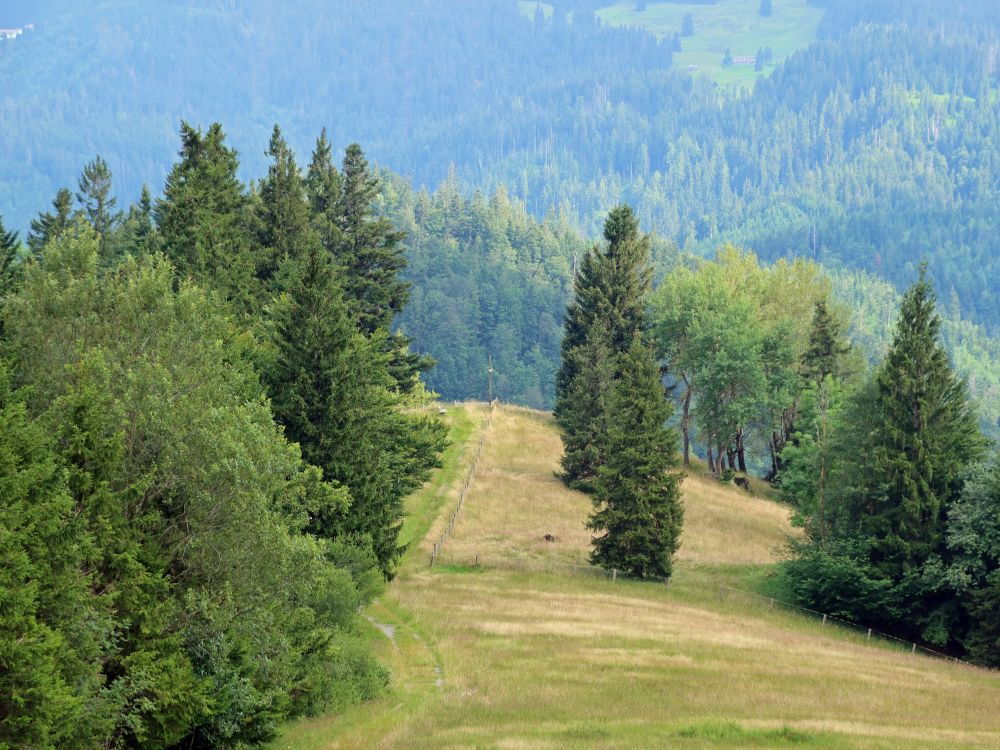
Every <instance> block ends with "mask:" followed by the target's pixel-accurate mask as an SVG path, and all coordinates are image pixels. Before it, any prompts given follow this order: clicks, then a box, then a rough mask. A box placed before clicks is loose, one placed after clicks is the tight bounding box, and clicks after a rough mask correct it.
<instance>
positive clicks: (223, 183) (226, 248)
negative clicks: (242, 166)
mask: <svg viewBox="0 0 1000 750" xmlns="http://www.w3.org/2000/svg"><path fill="white" fill-rule="evenodd" d="M225 138H226V136H225V134H224V133H223V132H222V126H221V125H219V124H218V123H215V124H213V125H212V126H211V127H210V128H209V129H208V132H206V133H205V134H204V135H203V134H202V132H201V130H198V129H195V128H193V127H191V126H190V125H188V124H187V123H182V125H181V151H180V157H181V158H180V161H178V162H177V163H176V164H175V165H174V167H173V169H172V170H171V171H170V174H169V175H168V176H167V184H166V188H165V189H164V193H163V197H162V198H161V199H159V200H158V201H157V202H156V208H155V210H154V215H155V217H156V225H157V229H158V231H159V234H160V240H161V243H160V244H161V248H162V250H163V252H164V254H166V255H167V257H169V258H170V259H171V261H172V262H173V264H174V266H175V267H176V268H177V274H178V275H179V276H180V277H182V278H184V277H191V278H194V279H197V280H198V281H200V282H201V283H203V284H205V285H207V286H208V287H209V288H211V289H215V290H216V291H218V292H220V293H221V294H222V295H223V296H224V297H225V298H226V299H228V300H230V301H232V302H233V303H234V305H235V307H236V309H237V310H239V311H240V312H242V313H244V314H250V313H251V312H252V311H254V310H256V309H257V308H258V307H259V304H260V301H259V300H260V294H259V287H260V285H259V284H258V283H257V281H256V270H257V261H256V258H255V255H254V252H253V249H252V247H251V244H250V238H249V218H248V213H249V211H248V201H247V195H246V192H245V190H244V187H243V184H242V183H241V182H240V180H239V178H238V177H237V176H236V172H237V169H238V168H239V160H238V158H237V155H236V152H235V151H233V150H232V149H229V148H227V147H226V145H225Z"/></svg>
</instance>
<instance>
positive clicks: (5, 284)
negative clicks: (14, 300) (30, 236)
mask: <svg viewBox="0 0 1000 750" xmlns="http://www.w3.org/2000/svg"><path fill="white" fill-rule="evenodd" d="M20 248H21V243H20V242H18V240H17V232H13V231H11V232H8V231H7V229H6V228H5V227H4V225H3V217H2V216H0V305H2V304H3V297H4V295H5V294H6V293H7V292H8V291H10V290H11V288H12V287H13V284H14V276H15V274H16V271H17V254H18V252H19V251H20ZM0 330H2V328H0Z"/></svg>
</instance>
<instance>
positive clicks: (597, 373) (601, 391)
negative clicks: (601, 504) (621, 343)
mask: <svg viewBox="0 0 1000 750" xmlns="http://www.w3.org/2000/svg"><path fill="white" fill-rule="evenodd" d="M567 356H569V357H573V359H574V360H575V361H574V367H575V369H576V370H577V373H578V374H577V376H576V377H574V378H573V380H572V381H571V382H570V385H569V388H568V389H567V393H566V398H565V404H566V405H567V407H566V408H564V409H563V410H562V412H561V417H560V419H559V425H560V428H561V429H562V433H563V445H564V451H563V456H562V459H561V464H562V468H563V477H564V478H565V479H566V481H567V483H568V484H569V485H570V486H571V487H574V488H575V489H579V490H583V491H591V490H593V481H594V479H595V478H596V477H597V470H598V468H599V467H600V466H601V465H602V464H603V463H604V460H603V444H602V440H601V436H602V435H603V434H604V429H605V424H604V423H605V420H606V418H607V409H608V397H609V395H610V393H609V392H610V389H611V387H612V383H613V379H614V362H613V360H612V354H611V345H610V342H609V341H608V331H607V327H606V326H604V325H603V323H602V322H601V321H597V322H596V323H595V324H594V325H593V326H592V328H591V330H590V332H589V335H588V337H587V340H586V341H585V342H584V343H583V344H582V345H581V346H578V347H576V348H575V349H573V350H572V351H571V352H570V353H569V354H568V355H567Z"/></svg>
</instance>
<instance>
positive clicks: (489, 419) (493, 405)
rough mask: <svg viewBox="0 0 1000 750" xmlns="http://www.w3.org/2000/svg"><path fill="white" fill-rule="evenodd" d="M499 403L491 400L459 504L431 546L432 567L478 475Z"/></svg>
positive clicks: (459, 497) (496, 400)
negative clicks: (488, 433) (477, 471)
mask: <svg viewBox="0 0 1000 750" xmlns="http://www.w3.org/2000/svg"><path fill="white" fill-rule="evenodd" d="M498 403H499V399H494V400H493V401H491V402H490V411H489V414H487V415H486V420H485V422H484V423H483V429H482V432H480V434H479V445H478V446H476V455H475V456H474V457H473V459H472V466H470V467H469V473H468V474H467V475H466V477H465V484H463V485H462V492H461V494H460V495H459V496H458V505H456V506H455V510H453V511H452V512H451V516H450V517H449V518H448V525H447V526H445V528H444V531H442V532H441V536H440V537H439V538H438V540H437V541H436V542H435V543H434V546H433V547H432V548H431V567H432V568H433V567H434V563H436V562H437V558H438V554H439V553H440V552H441V548H442V547H443V546H444V543H445V541H446V540H447V539H448V537H449V536H451V532H452V530H453V529H454V528H455V521H456V519H457V518H458V513H459V511H461V510H462V506H463V505H465V496H466V495H467V494H468V492H469V487H470V485H471V484H472V480H473V479H474V478H475V476H476V469H478V468H479V459H480V458H482V455H483V446H484V445H485V444H486V433H487V432H489V431H490V428H491V427H492V426H493V415H494V414H496V411H497V404H498Z"/></svg>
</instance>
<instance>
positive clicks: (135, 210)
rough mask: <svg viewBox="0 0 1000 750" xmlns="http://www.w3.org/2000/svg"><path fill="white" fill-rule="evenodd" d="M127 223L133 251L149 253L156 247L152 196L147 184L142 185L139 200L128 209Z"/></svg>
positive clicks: (138, 253)
mask: <svg viewBox="0 0 1000 750" xmlns="http://www.w3.org/2000/svg"><path fill="white" fill-rule="evenodd" d="M128 223H129V228H130V232H131V235H132V236H131V241H132V245H133V252H135V253H136V254H137V255H149V254H150V253H152V252H153V250H154V248H155V247H156V228H155V227H154V226H153V197H152V196H151V195H150V193H149V186H148V185H143V186H142V193H141V194H140V195H139V202H138V203H136V204H135V205H134V206H132V207H131V208H130V209H129V215H128Z"/></svg>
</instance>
